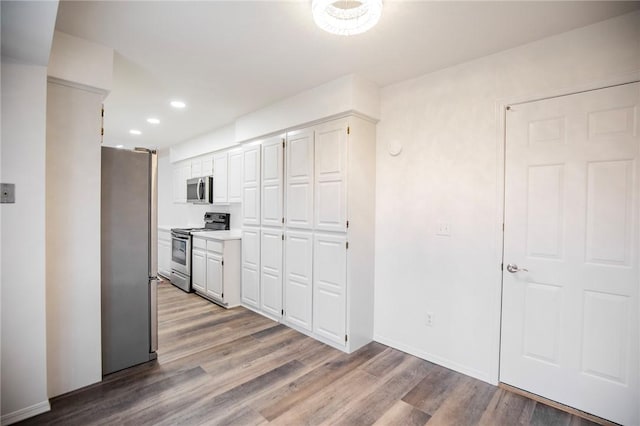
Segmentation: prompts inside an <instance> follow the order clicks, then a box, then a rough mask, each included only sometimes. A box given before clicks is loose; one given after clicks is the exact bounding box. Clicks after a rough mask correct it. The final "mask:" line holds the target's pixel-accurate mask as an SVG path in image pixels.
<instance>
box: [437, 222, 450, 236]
mask: <svg viewBox="0 0 640 426" xmlns="http://www.w3.org/2000/svg"><path fill="white" fill-rule="evenodd" d="M436 235H441V236H443V237H449V236H451V224H449V223H438V230H437V231H436Z"/></svg>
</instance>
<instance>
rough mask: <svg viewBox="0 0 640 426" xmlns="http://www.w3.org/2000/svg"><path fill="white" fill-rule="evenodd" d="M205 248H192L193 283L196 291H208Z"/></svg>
mask: <svg viewBox="0 0 640 426" xmlns="http://www.w3.org/2000/svg"><path fill="white" fill-rule="evenodd" d="M205 258H206V255H205V251H204V250H199V249H195V248H194V249H192V250H191V285H192V286H193V289H194V290H195V291H199V292H200V293H205V292H206V291H207V264H206V259H205Z"/></svg>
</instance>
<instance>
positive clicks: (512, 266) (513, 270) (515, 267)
mask: <svg viewBox="0 0 640 426" xmlns="http://www.w3.org/2000/svg"><path fill="white" fill-rule="evenodd" d="M507 271H509V272H511V273H512V274H515V273H516V272H529V270H528V269H525V268H518V265H516V264H511V263H510V264H508V265H507Z"/></svg>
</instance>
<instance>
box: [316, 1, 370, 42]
mask: <svg viewBox="0 0 640 426" xmlns="http://www.w3.org/2000/svg"><path fill="white" fill-rule="evenodd" d="M311 12H312V14H313V20H314V21H315V22H316V25H318V26H319V27H320V28H322V29H323V30H325V31H327V32H330V33H333V34H338V35H344V36H348V35H354V34H360V33H363V32H365V31H367V30H369V29H371V28H372V27H373V26H374V25H375V24H377V23H378V21H379V20H380V15H381V14H382V0H312V2H311Z"/></svg>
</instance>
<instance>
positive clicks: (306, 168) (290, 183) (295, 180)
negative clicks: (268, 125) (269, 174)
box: [285, 129, 314, 229]
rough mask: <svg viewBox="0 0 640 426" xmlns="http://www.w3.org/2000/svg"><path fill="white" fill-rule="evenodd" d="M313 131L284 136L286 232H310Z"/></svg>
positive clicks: (307, 130) (300, 131)
mask: <svg viewBox="0 0 640 426" xmlns="http://www.w3.org/2000/svg"><path fill="white" fill-rule="evenodd" d="M313 142H314V131H313V129H303V130H298V131H295V132H289V133H288V134H287V144H286V159H287V160H286V161H287V171H286V194H287V197H286V210H285V211H286V213H285V223H286V225H287V227H289V228H301V229H311V228H313V186H314V185H313V183H314V175H313V165H314V164H313V163H314V147H313V146H314V143H313Z"/></svg>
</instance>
